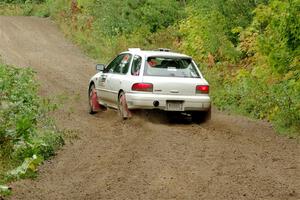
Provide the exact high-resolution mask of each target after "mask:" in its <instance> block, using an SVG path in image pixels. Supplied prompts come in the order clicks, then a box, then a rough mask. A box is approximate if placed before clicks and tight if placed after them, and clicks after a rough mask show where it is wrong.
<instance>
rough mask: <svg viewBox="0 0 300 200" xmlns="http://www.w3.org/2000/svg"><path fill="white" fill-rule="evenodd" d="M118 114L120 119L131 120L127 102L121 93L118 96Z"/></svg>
mask: <svg viewBox="0 0 300 200" xmlns="http://www.w3.org/2000/svg"><path fill="white" fill-rule="evenodd" d="M118 107H119V114H120V116H121V118H122V119H128V118H131V112H130V111H129V109H128V105H127V101H126V96H125V93H124V92H121V93H120V95H119V103H118Z"/></svg>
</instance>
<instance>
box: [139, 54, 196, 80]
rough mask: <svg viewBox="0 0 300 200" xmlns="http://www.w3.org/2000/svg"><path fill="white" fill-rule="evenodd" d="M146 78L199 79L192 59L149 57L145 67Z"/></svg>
mask: <svg viewBox="0 0 300 200" xmlns="http://www.w3.org/2000/svg"><path fill="white" fill-rule="evenodd" d="M144 75H145V76H164V77H186V78H199V77H200V75H199V73H198V71H197V70H196V66H195V65H194V64H193V62H192V59H190V58H178V57H148V59H147V62H146V65H145V71H144Z"/></svg>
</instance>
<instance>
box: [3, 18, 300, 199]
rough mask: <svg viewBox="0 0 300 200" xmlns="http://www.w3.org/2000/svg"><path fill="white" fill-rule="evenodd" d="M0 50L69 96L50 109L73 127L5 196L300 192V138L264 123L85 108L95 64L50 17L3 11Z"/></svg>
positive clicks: (46, 90)
mask: <svg viewBox="0 0 300 200" xmlns="http://www.w3.org/2000/svg"><path fill="white" fill-rule="evenodd" d="M0 55H1V56H2V59H3V60H4V61H5V62H6V63H10V64H15V65H18V66H22V67H25V66H32V67H33V68H34V69H35V70H36V71H37V79H38V80H39V82H40V84H41V94H42V95H44V96H50V97H53V96H57V95H62V94H63V95H62V96H69V97H68V102H67V103H65V104H64V106H63V107H62V108H61V109H60V110H59V111H57V112H56V113H55V114H54V115H55V118H56V121H57V124H58V126H59V127H60V128H62V129H71V130H76V131H77V132H78V135H79V137H80V139H79V140H75V141H73V143H68V144H67V145H66V146H64V147H63V149H62V150H60V151H59V152H58V155H57V156H56V157H54V158H53V159H52V160H50V161H47V162H46V163H45V164H44V165H43V166H41V168H40V174H39V176H38V178H37V179H36V180H21V181H19V182H16V183H14V184H13V185H12V187H13V190H14V195H13V196H11V197H10V198H9V199H22V200H23V199H278V200H282V199H291V200H292V199H299V198H300V196H299V194H300V191H299V188H300V181H299V179H300V175H299V164H300V163H299V161H300V158H299V153H300V152H299V144H298V143H297V141H295V140H290V139H287V138H283V137H280V136H278V135H276V134H275V133H274V131H273V130H272V127H271V126H270V125H269V124H268V123H265V122H261V121H254V120H249V119H247V118H244V117H239V116H230V115H226V114H224V113H221V112H218V111H214V112H213V118H212V121H211V122H209V123H207V124H202V125H196V124H190V123H189V122H186V123H182V122H180V123H179V122H166V121H165V120H161V121H162V122H160V120H154V121H152V122H151V121H149V120H148V119H149V118H152V117H155V118H156V117H158V119H160V118H159V117H161V116H160V115H159V114H153V113H152V114H150V115H149V116H148V117H142V116H136V117H135V118H134V119H132V120H128V121H125V122H122V121H121V120H120V119H119V118H118V116H117V114H116V112H114V111H111V110H110V111H107V112H105V113H99V114H97V115H94V116H91V115H89V114H87V94H86V93H87V91H86V90H87V83H88V80H89V78H90V76H91V75H93V74H94V73H95V71H94V64H95V63H94V61H93V60H91V59H89V58H87V57H86V56H85V55H84V54H82V52H81V51H80V50H79V49H78V48H77V47H76V46H74V45H73V44H72V43H70V42H69V41H67V40H65V39H64V36H63V34H62V33H61V32H60V31H59V30H58V28H57V27H56V25H55V24H54V23H53V22H51V21H50V20H48V19H40V18H34V17H0Z"/></svg>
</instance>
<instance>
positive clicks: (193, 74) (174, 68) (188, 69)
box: [143, 56, 208, 96]
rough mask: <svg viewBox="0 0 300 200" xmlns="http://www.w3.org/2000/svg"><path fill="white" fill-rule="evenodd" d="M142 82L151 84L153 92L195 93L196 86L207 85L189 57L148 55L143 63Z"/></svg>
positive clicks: (169, 93)
mask: <svg viewBox="0 0 300 200" xmlns="http://www.w3.org/2000/svg"><path fill="white" fill-rule="evenodd" d="M143 82H144V83H152V84H153V93H155V94H167V95H172V94H173V95H186V96H188V95H195V94H196V88H197V86H201V85H207V84H208V83H207V82H206V81H205V80H204V79H203V78H202V76H201V74H200V73H199V71H198V70H197V69H196V65H195V64H194V63H193V61H192V59H191V58H186V57H184V58H180V57H157V56H156V57H149V58H148V59H147V62H146V63H145V69H144V76H143Z"/></svg>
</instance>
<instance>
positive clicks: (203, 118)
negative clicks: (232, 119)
mask: <svg viewBox="0 0 300 200" xmlns="http://www.w3.org/2000/svg"><path fill="white" fill-rule="evenodd" d="M191 114H192V121H193V122H194V123H205V122H207V121H209V120H210V119H211V108H210V109H209V110H207V111H196V112H192V113H191Z"/></svg>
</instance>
